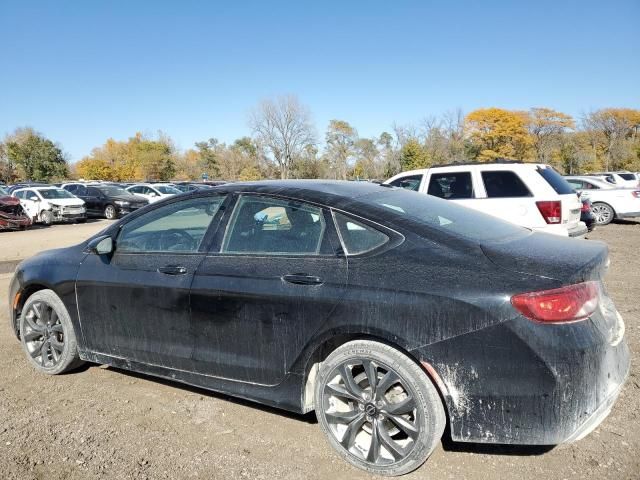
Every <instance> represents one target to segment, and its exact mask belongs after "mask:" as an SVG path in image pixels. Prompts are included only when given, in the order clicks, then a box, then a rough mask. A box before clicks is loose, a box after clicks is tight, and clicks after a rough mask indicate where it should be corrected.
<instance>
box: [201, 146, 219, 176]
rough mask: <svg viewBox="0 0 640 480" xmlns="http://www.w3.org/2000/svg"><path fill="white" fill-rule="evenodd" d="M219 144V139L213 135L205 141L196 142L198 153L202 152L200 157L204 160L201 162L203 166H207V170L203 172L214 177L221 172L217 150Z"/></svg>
mask: <svg viewBox="0 0 640 480" xmlns="http://www.w3.org/2000/svg"><path fill="white" fill-rule="evenodd" d="M218 145H219V143H218V139H217V138H213V137H212V138H210V139H209V140H207V141H205V142H196V143H195V146H196V148H197V149H198V153H199V154H200V159H201V160H202V162H201V163H202V164H203V167H206V171H203V172H202V173H207V174H209V175H211V176H212V177H217V176H218V175H219V174H220V168H219V165H218V152H217V149H218Z"/></svg>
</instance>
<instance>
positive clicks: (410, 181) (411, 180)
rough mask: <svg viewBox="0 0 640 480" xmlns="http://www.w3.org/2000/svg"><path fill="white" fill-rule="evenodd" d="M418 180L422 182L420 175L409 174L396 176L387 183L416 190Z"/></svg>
mask: <svg viewBox="0 0 640 480" xmlns="http://www.w3.org/2000/svg"><path fill="white" fill-rule="evenodd" d="M420 182H422V175H409V176H407V177H402V178H397V179H395V180H394V181H393V182H389V185H392V186H394V187H400V188H405V189H407V190H414V191H416V192H417V191H418V189H419V188H420Z"/></svg>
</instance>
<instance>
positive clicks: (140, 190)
mask: <svg viewBox="0 0 640 480" xmlns="http://www.w3.org/2000/svg"><path fill="white" fill-rule="evenodd" d="M127 191H129V192H131V193H137V194H140V193H142V187H131V188H128V189H127Z"/></svg>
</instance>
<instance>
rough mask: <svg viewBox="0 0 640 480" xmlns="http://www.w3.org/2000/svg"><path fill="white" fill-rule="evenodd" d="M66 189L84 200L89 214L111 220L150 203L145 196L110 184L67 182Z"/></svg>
mask: <svg viewBox="0 0 640 480" xmlns="http://www.w3.org/2000/svg"><path fill="white" fill-rule="evenodd" d="M64 189H65V190H68V191H69V192H71V193H73V194H74V195H75V196H77V197H79V198H81V199H82V200H84V202H85V204H86V208H87V215H91V216H97V217H104V218H107V219H109V220H114V219H116V218H119V217H122V216H123V215H126V214H128V213H131V212H133V211H135V210H137V209H138V208H142V207H144V206H146V205H148V204H149V201H148V200H147V199H145V198H141V197H140V196H138V195H134V194H133V193H130V192H128V191H127V190H125V189H124V188H120V187H117V186H113V185H108V184H95V185H87V186H85V185H82V184H73V183H72V184H66V185H65V186H64Z"/></svg>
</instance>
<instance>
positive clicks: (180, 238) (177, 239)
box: [159, 228, 198, 251]
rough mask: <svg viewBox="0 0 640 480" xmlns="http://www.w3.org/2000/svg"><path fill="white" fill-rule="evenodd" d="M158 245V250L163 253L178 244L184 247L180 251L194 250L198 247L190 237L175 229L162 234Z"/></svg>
mask: <svg viewBox="0 0 640 480" xmlns="http://www.w3.org/2000/svg"><path fill="white" fill-rule="evenodd" d="M159 243H160V250H163V251H171V250H173V248H172V247H175V246H176V245H179V244H184V245H185V248H183V249H181V250H195V249H196V248H197V247H198V244H197V242H196V241H195V239H194V238H193V237H192V236H191V235H189V234H188V233H187V232H185V231H184V230H178V229H176V228H172V229H171V230H166V231H164V232H162V234H161V235H160V241H159Z"/></svg>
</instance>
